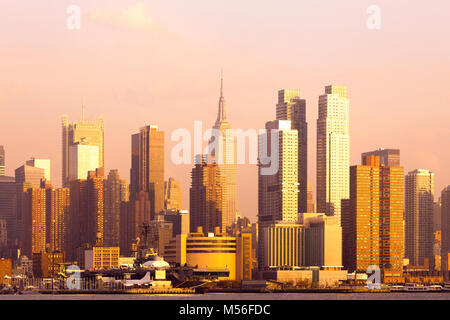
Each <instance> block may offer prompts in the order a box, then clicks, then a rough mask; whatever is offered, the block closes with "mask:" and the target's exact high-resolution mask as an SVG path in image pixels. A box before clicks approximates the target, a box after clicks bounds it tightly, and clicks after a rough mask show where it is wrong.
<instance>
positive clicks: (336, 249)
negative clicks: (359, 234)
mask: <svg viewBox="0 0 450 320" xmlns="http://www.w3.org/2000/svg"><path fill="white" fill-rule="evenodd" d="M299 222H300V223H301V224H302V225H303V226H304V233H305V240H304V251H305V261H304V265H305V266H308V267H309V266H318V267H327V268H330V267H333V268H342V228H341V226H340V224H339V221H338V219H337V217H330V216H326V215H325V214H323V213H304V214H302V215H301V218H300V221H299Z"/></svg>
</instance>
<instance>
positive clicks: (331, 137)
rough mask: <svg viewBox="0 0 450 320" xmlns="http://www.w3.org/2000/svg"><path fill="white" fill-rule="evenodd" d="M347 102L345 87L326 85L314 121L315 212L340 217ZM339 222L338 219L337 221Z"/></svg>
mask: <svg viewBox="0 0 450 320" xmlns="http://www.w3.org/2000/svg"><path fill="white" fill-rule="evenodd" d="M349 106H350V103H349V99H348V98H347V88H346V87H345V86H327V87H325V94H324V95H321V96H320V97H319V118H318V119H317V185H316V188H317V212H320V213H325V214H326V215H329V216H332V215H335V216H338V217H340V215H341V200H342V199H347V198H348V197H349V165H350V159H349V158H350V135H349ZM339 219H340V218H339Z"/></svg>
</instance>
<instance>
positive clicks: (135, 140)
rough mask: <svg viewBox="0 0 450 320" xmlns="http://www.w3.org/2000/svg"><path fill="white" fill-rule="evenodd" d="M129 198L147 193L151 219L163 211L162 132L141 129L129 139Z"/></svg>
mask: <svg viewBox="0 0 450 320" xmlns="http://www.w3.org/2000/svg"><path fill="white" fill-rule="evenodd" d="M130 179H131V181H130V196H131V199H136V196H137V195H138V194H139V192H140V191H145V192H148V193H149V196H150V203H151V215H152V218H153V217H154V216H155V214H158V213H160V212H161V211H163V210H164V131H160V130H158V126H156V125H150V126H145V127H142V128H141V129H140V131H139V133H137V134H134V135H132V137H131V172H130Z"/></svg>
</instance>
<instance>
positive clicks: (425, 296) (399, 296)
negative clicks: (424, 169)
mask: <svg viewBox="0 0 450 320" xmlns="http://www.w3.org/2000/svg"><path fill="white" fill-rule="evenodd" d="M0 300H450V292H411V293H410V292H395V293H272V294H267V293H218V294H195V295H180V294H176V295H170V294H167V295H145V294H136V295H134V294H122V295H119V294H118V295H113V294H111V295H101V294H91V295H81V294H80V295H66V294H61V295H47V294H43V295H41V294H36V295H34V294H29V295H0Z"/></svg>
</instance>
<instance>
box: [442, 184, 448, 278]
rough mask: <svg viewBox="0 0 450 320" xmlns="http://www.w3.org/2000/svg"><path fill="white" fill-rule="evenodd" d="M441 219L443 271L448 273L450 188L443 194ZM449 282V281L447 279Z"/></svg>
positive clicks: (443, 191)
mask: <svg viewBox="0 0 450 320" xmlns="http://www.w3.org/2000/svg"><path fill="white" fill-rule="evenodd" d="M441 217H442V222H441V226H442V234H441V237H442V245H441V271H448V270H450V268H449V263H448V262H449V258H448V257H449V252H450V186H448V187H446V188H445V189H444V190H442V193H441ZM447 281H448V279H447Z"/></svg>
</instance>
